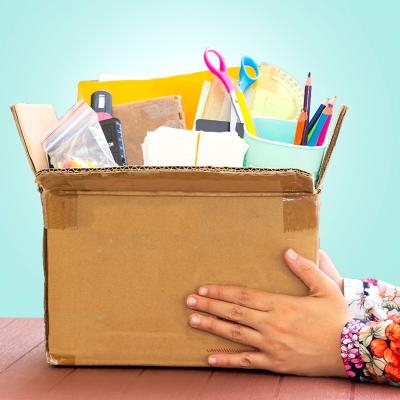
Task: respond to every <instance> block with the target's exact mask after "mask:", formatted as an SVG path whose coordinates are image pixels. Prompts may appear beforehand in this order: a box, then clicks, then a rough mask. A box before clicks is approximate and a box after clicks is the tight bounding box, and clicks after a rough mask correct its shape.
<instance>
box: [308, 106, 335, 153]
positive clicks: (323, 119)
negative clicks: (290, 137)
mask: <svg viewBox="0 0 400 400" xmlns="http://www.w3.org/2000/svg"><path fill="white" fill-rule="evenodd" d="M329 115H332V107H330V106H328V107H325V110H324V111H322V114H321V116H320V117H319V119H318V122H317V124H316V125H315V128H314V129H313V132H312V134H311V137H310V140H309V141H308V142H307V145H308V146H316V145H317V141H318V138H319V136H320V134H321V132H322V130H323V128H324V126H325V123H326V121H327V119H328V117H329Z"/></svg>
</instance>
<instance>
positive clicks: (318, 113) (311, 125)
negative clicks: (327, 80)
mask: <svg viewBox="0 0 400 400" xmlns="http://www.w3.org/2000/svg"><path fill="white" fill-rule="evenodd" d="M328 101H329V99H325V101H324V102H323V103H321V104H320V106H319V107H318V109H317V111H315V114H314V115H313V117H312V118H311V121H310V122H309V123H308V126H307V135H309V134H310V132H311V130H312V128H314V126H315V124H316V123H317V121H318V118H319V117H320V116H321V114H322V111H324V109H325V107H326V106H327V105H328ZM309 138H310V137H308V139H309Z"/></svg>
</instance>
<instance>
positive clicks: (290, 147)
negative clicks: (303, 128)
mask: <svg viewBox="0 0 400 400" xmlns="http://www.w3.org/2000/svg"><path fill="white" fill-rule="evenodd" d="M253 122H254V125H255V127H256V130H257V136H253V135H249V134H248V133H247V132H245V134H244V140H245V141H246V143H247V144H248V145H249V149H248V150H247V153H246V156H245V159H244V165H245V166H246V167H257V168H297V169H301V170H303V171H306V172H310V173H311V174H312V175H313V177H314V182H315V181H316V180H317V178H318V173H319V169H320V167H321V163H322V159H323V157H324V153H325V148H326V145H324V146H300V145H295V144H293V142H294V136H295V132H296V125H297V121H289V120H279V119H271V118H253Z"/></svg>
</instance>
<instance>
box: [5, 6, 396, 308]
mask: <svg viewBox="0 0 400 400" xmlns="http://www.w3.org/2000/svg"><path fill="white" fill-rule="evenodd" d="M399 4H400V3H399V2H398V1H396V0H392V1H388V0H387V1H384V2H376V1H355V0H353V1H348V0H340V1H330V2H327V1H304V2H300V1H297V0H292V1H289V0H279V1H276V0H275V1H268V0H260V1H251V2H245V1H235V2H234V1H232V2H230V3H228V2H221V1H216V0H212V1H209V0H201V1H198V2H194V1H173V0H170V1H152V0H146V1H143V2H137V1H134V0H131V1H122V0H113V1H96V2H95V1H82V0H81V1H76V0H70V1H56V0H53V1H50V0H49V1H43V0H39V1H16V0H14V1H12V2H11V1H9V2H6V3H5V5H3V6H2V9H1V12H0V54H1V59H0V82H1V84H0V125H1V139H2V140H1V146H0V160H1V170H0V182H1V189H0V191H1V192H0V210H1V219H0V239H1V240H0V316H40V315H42V312H43V307H42V303H43V300H42V298H43V277H42V263H41V250H42V243H41V241H42V215H41V207H40V200H39V194H38V192H37V190H36V187H35V184H34V180H33V176H32V173H31V171H30V169H29V166H28V163H27V160H26V157H25V154H24V150H23V148H22V146H21V143H20V140H19V138H18V134H17V131H16V129H15V126H14V123H13V120H12V117H11V113H10V111H9V108H8V107H9V105H10V104H12V103H15V102H32V103H53V104H54V105H55V106H56V109H57V111H58V113H59V114H62V113H63V112H64V111H65V110H66V109H67V108H68V107H69V106H71V105H72V104H73V103H74V101H75V98H76V87H77V83H78V81H79V80H85V79H96V77H97V75H98V74H99V73H100V72H114V73H135V74H156V73H164V72H171V73H174V72H175V71H180V70H182V69H189V68H191V69H200V68H203V61H202V52H203V50H204V48H205V47H207V46H213V47H214V48H216V49H219V50H221V51H222V52H223V54H224V55H225V57H226V58H227V60H228V62H229V64H237V63H238V62H239V58H240V56H241V55H243V54H244V53H247V54H250V55H252V56H253V57H254V58H256V59H257V60H259V61H268V62H272V63H275V64H278V65H280V66H281V67H283V68H284V69H286V70H288V71H289V72H291V73H292V74H293V75H295V76H296V77H297V78H298V79H299V80H300V81H303V80H304V77H305V75H306V73H307V72H308V71H312V73H313V77H314V88H313V107H316V106H317V103H318V102H319V101H320V100H321V99H323V98H325V97H326V96H333V95H337V96H338V102H339V103H341V102H345V103H348V104H349V105H350V111H349V114H348V118H347V120H346V122H345V125H344V128H343V131H342V135H341V137H340V140H339V143H338V147H337V149H336V151H335V154H334V157H333V160H332V165H331V167H330V170H329V173H328V176H327V178H326V181H325V187H324V192H323V195H322V201H321V203H322V207H321V246H322V247H323V248H324V249H326V250H327V251H328V252H329V253H330V254H331V255H332V257H333V258H334V260H335V261H336V263H337V266H338V268H339V270H340V272H341V273H342V274H344V275H347V276H349V275H350V276H356V277H362V276H368V275H372V276H375V277H378V278H383V279H386V280H389V281H391V282H393V283H396V284H400V273H399V270H398V268H399V266H400V265H399V262H398V259H397V248H398V247H397V246H399V244H398V242H399V234H398V228H399V225H400V218H399V204H398V196H399V188H398V185H399V178H400V176H399V163H398V159H399V153H398V151H399V144H400V131H399V128H398V124H399V117H398V114H399V98H400V93H399V92H400V91H399V89H400V85H399V77H398V75H399V72H400V62H399V43H398V40H399V37H400V28H399V25H400V24H399V21H398V15H399V12H400V5H399ZM189 267H190V266H188V268H189Z"/></svg>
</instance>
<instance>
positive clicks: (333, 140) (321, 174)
mask: <svg viewBox="0 0 400 400" xmlns="http://www.w3.org/2000/svg"><path fill="white" fill-rule="evenodd" d="M348 109H349V107H348V106H347V105H345V104H343V105H342V106H341V107H340V111H339V115H338V117H337V120H336V123H335V127H334V128H333V134H332V138H331V141H330V142H329V145H328V148H327V149H326V152H325V156H324V159H323V161H322V164H321V168H320V172H319V177H318V180H317V183H316V185H315V187H316V188H320V186H321V184H322V181H323V179H324V177H325V175H326V171H327V169H328V165H329V161H330V159H331V157H332V153H333V150H334V149H335V146H336V142H337V139H338V137H339V133H340V130H341V128H342V124H343V120H344V117H345V116H346V113H347V110H348Z"/></svg>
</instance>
